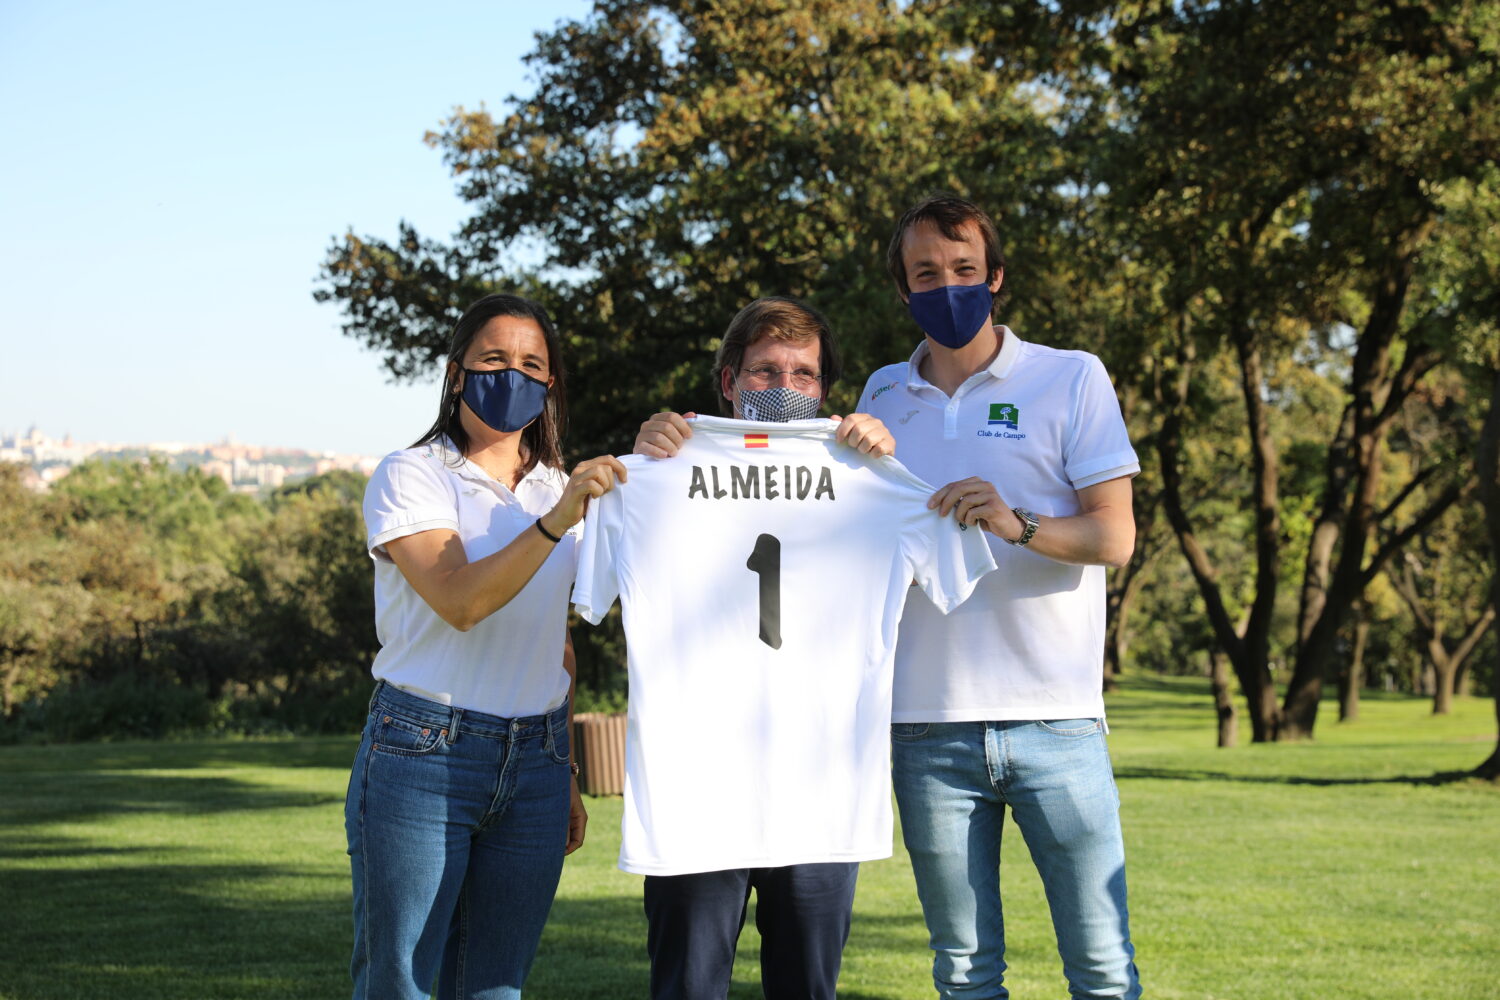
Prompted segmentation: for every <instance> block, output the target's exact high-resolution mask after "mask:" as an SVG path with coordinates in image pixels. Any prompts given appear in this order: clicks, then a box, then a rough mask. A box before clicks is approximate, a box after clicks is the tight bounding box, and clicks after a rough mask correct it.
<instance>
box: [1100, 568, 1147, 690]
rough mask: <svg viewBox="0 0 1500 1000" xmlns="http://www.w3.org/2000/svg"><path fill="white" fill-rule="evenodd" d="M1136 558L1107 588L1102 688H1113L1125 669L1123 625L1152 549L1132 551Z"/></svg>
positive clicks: (1126, 634)
mask: <svg viewBox="0 0 1500 1000" xmlns="http://www.w3.org/2000/svg"><path fill="white" fill-rule="evenodd" d="M1136 553H1137V558H1135V559H1132V560H1131V561H1130V563H1129V565H1127V566H1126V567H1125V568H1124V569H1123V570H1121V571H1120V576H1121V577H1123V579H1120V580H1117V581H1116V583H1117V586H1116V587H1114V588H1111V590H1110V592H1109V595H1108V597H1107V598H1106V600H1105V604H1106V609H1105V613H1106V614H1107V615H1108V617H1107V619H1106V624H1105V627H1104V628H1105V630H1104V690H1106V691H1113V690H1115V689H1116V688H1117V687H1118V686H1119V685H1118V678H1119V676H1120V675H1121V674H1122V673H1124V672H1125V654H1126V652H1127V651H1128V650H1129V649H1130V629H1129V628H1127V627H1126V625H1127V623H1128V622H1129V620H1130V609H1131V608H1132V607H1133V606H1134V604H1135V599H1136V596H1137V595H1138V594H1140V592H1141V587H1142V586H1143V585H1144V584H1145V581H1146V574H1145V569H1146V565H1147V564H1148V563H1150V562H1151V560H1152V559H1153V558H1154V557H1155V554H1156V553H1155V552H1147V553H1142V552H1141V550H1140V549H1137V550H1136Z"/></svg>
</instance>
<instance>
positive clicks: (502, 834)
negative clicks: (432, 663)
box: [344, 683, 570, 1000]
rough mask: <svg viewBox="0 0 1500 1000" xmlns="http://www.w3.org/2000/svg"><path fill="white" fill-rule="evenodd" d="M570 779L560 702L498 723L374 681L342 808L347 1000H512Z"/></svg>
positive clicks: (555, 860)
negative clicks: (350, 940) (348, 905)
mask: <svg viewBox="0 0 1500 1000" xmlns="http://www.w3.org/2000/svg"><path fill="white" fill-rule="evenodd" d="M568 785H569V771H568V710H567V706H566V705H564V706H562V707H560V708H557V709H554V710H553V711H551V712H549V713H547V714H546V715H534V716H529V717H527V718H522V719H503V718H500V717H498V716H494V715H485V714H483V713H480V712H469V711H464V710H462V709H455V708H449V707H448V706H446V705H440V704H438V703H436V702H432V701H428V700H427V699H425V698H418V697H416V696H415V695H411V694H407V693H406V692H404V691H401V690H398V689H397V688H394V687H390V686H389V685H386V684H384V683H381V684H380V685H379V686H377V687H376V689H375V696H374V697H373V698H372V699H371V701H370V718H369V720H368V722H367V723H366V725H365V731H364V738H363V739H362V740H361V741H360V744H359V753H358V754H357V755H356V757H355V758H354V770H353V773H352V774H351V775H350V778H349V795H348V798H347V800H346V801H345V804H344V826H345V831H346V833H347V834H348V837H349V860H350V865H351V868H352V871H353V875H354V958H353V961H352V962H351V964H350V973H351V975H352V976H353V977H354V997H355V1000H373V998H391V1000H417V998H423V997H427V996H428V995H429V994H431V993H432V991H433V990H434V989H436V990H437V996H439V997H442V998H444V1000H470V998H475V1000H478V998H483V1000H501V998H511V997H519V996H520V995H521V984H522V983H524V982H525V981H526V974H527V972H529V971H530V969H531V962H532V959H533V958H534V957H535V956H536V948H537V943H538V942H539V941H540V940H541V937H542V925H543V924H545V923H546V922H547V911H548V910H550V909H551V908H552V897H553V894H554V893H555V892H556V891H557V881H558V878H559V876H560V875H561V874H562V861H563V848H564V847H565V846H566V843H567V838H568V806H569V794H570V789H569V787H568Z"/></svg>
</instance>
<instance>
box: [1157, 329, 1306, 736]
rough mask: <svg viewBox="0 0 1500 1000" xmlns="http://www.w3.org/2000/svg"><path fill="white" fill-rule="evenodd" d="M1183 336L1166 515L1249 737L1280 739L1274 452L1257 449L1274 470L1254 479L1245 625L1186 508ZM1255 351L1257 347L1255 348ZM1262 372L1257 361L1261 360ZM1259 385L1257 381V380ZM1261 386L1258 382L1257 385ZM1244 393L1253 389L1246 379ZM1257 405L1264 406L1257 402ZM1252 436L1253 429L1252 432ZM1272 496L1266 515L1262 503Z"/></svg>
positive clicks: (1167, 447)
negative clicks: (1237, 619)
mask: <svg viewBox="0 0 1500 1000" xmlns="http://www.w3.org/2000/svg"><path fill="white" fill-rule="evenodd" d="M1181 338H1182V339H1181V340H1180V341H1179V343H1178V351H1177V357H1176V362H1177V370H1176V372H1175V373H1174V374H1173V375H1172V376H1171V377H1169V378H1164V379H1163V380H1162V385H1161V387H1160V404H1159V405H1160V406H1161V410H1162V413H1163V417H1162V425H1161V431H1160V432H1159V433H1158V434H1157V435H1156V452H1157V456H1158V457H1159V459H1160V462H1161V481H1162V491H1161V504H1162V510H1163V511H1164V512H1165V513H1166V515H1167V522H1168V523H1169V524H1170V525H1171V526H1172V531H1173V532H1174V533H1175V534H1176V536H1177V544H1178V546H1179V547H1180V548H1181V549H1182V554H1183V557H1184V558H1186V559H1187V564H1188V569H1189V570H1191V571H1192V574H1193V579H1194V581H1195V582H1196V583H1197V584H1198V592H1199V594H1200V595H1201V596H1202V598H1203V605H1204V608H1205V610H1206V611H1207V613H1208V621H1209V624H1210V625H1211V626H1212V628H1213V631H1214V637H1215V638H1216V639H1217V640H1218V643H1219V648H1220V649H1222V650H1223V651H1224V653H1225V654H1226V655H1227V656H1228V657H1229V662H1230V665H1231V666H1232V667H1233V668H1234V674H1235V677H1237V678H1238V679H1239V682H1240V690H1241V691H1243V692H1244V693H1245V704H1246V707H1247V708H1248V709H1249V713H1250V730H1251V739H1252V740H1253V741H1254V742H1256V743H1264V742H1268V741H1270V740H1274V739H1276V736H1277V732H1278V730H1279V727H1280V725H1281V708H1280V706H1279V705H1278V704H1277V701H1276V687H1275V685H1274V684H1273V683H1272V681H1271V666H1270V645H1271V642H1270V640H1271V636H1270V629H1271V611H1272V610H1273V609H1274V604H1275V598H1276V582H1277V581H1276V572H1275V571H1276V565H1277V555H1278V549H1277V546H1278V544H1279V534H1280V532H1279V529H1278V530H1277V531H1275V532H1268V531H1266V530H1264V529H1265V528H1267V527H1268V526H1269V527H1276V526H1277V522H1276V520H1275V516H1274V507H1275V496H1276V482H1275V476H1274V473H1275V456H1274V455H1270V456H1258V457H1257V460H1256V463H1255V465H1256V471H1257V473H1258V474H1264V473H1265V472H1266V471H1267V470H1268V469H1269V471H1270V473H1271V479H1270V481H1269V482H1260V483H1258V484H1257V488H1256V495H1257V497H1258V500H1257V515H1256V522H1257V532H1256V549H1257V559H1256V566H1257V572H1256V583H1255V593H1256V596H1255V602H1254V604H1253V605H1252V606H1251V611H1250V615H1249V617H1248V618H1247V619H1246V621H1245V623H1244V624H1243V626H1241V627H1236V626H1235V623H1234V622H1233V621H1232V620H1231V619H1230V616H1229V609H1228V608H1227V607H1226V606H1225V604H1224V595H1223V593H1222V592H1221V591H1220V589H1219V582H1218V570H1217V569H1216V568H1215V567H1214V565H1213V562H1212V560H1211V559H1210V558H1209V556H1208V552H1207V550H1206V549H1205V548H1204V547H1203V545H1202V543H1201V542H1199V540H1198V535H1197V532H1196V531H1195V530H1194V528H1193V524H1192V519H1191V518H1190V517H1189V516H1188V512H1187V502H1186V499H1185V498H1184V497H1183V493H1182V473H1181V469H1180V467H1179V459H1180V457H1181V448H1182V422H1183V411H1184V409H1185V408H1186V402H1185V400H1186V398H1187V383H1188V380H1189V378H1190V377H1191V375H1192V373H1193V369H1194V348H1193V345H1192V343H1191V340H1190V338H1189V337H1188V335H1187V332H1186V331H1185V330H1184V331H1182V332H1181ZM1252 353H1253V352H1252ZM1256 371H1257V372H1258V371H1259V369H1258V368H1256ZM1257 385H1258V383H1257ZM1257 392H1258V390H1257ZM1246 396H1247V399H1248V398H1251V397H1254V396H1256V393H1253V392H1250V391H1249V389H1248V386H1247V389H1246ZM1255 412H1256V413H1263V408H1261V407H1259V406H1258V405H1257V406H1256V407H1255ZM1252 436H1254V435H1252ZM1267 502H1269V504H1270V506H1271V508H1272V511H1271V512H1270V514H1269V516H1268V514H1267V511H1266V510H1264V506H1265V504H1266V503H1267Z"/></svg>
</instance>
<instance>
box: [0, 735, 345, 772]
mask: <svg viewBox="0 0 1500 1000" xmlns="http://www.w3.org/2000/svg"><path fill="white" fill-rule="evenodd" d="M358 747H359V734H358V733H355V734H353V735H351V736H310V737H298V738H294V739H262V740H243V741H242V740H225V739H209V740H183V741H181V742H178V741H173V740H161V741H157V742H124V743H58V744H51V745H44V746H43V745H23V746H15V747H6V748H5V750H4V760H5V769H6V771H7V772H8V773H9V774H12V775H24V774H28V773H36V774H55V773H68V772H78V771H83V772H93V771H98V772H103V771H142V770H174V771H175V770H194V769H201V768H212V767H293V768H295V767H332V768H344V769H347V768H348V767H349V766H350V764H352V763H353V762H354V752H355V750H357V749H358Z"/></svg>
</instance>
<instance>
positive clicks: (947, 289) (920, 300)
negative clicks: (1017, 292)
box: [906, 285, 995, 350]
mask: <svg viewBox="0 0 1500 1000" xmlns="http://www.w3.org/2000/svg"><path fill="white" fill-rule="evenodd" d="M994 303H995V296H994V295H993V294H992V293H991V292H990V286H989V285H945V286H943V287H942V288H934V289H932V290H931V291H927V292H912V293H911V295H910V296H909V297H908V298H907V300H906V309H907V311H908V312H910V313H911V318H912V319H914V320H916V321H917V325H918V326H920V327H921V328H922V332H923V333H925V334H927V336H929V337H931V338H932V339H933V340H935V341H937V342H938V343H939V344H942V345H943V346H944V347H949V348H952V349H954V350H957V349H958V348H960V347H963V346H964V345H965V344H967V343H968V342H969V341H971V340H973V339H974V335H975V334H977V333H978V332H979V331H980V330H982V329H983V328H984V321H985V320H987V319H989V318H990V309H991V307H992V306H993V305H994Z"/></svg>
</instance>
